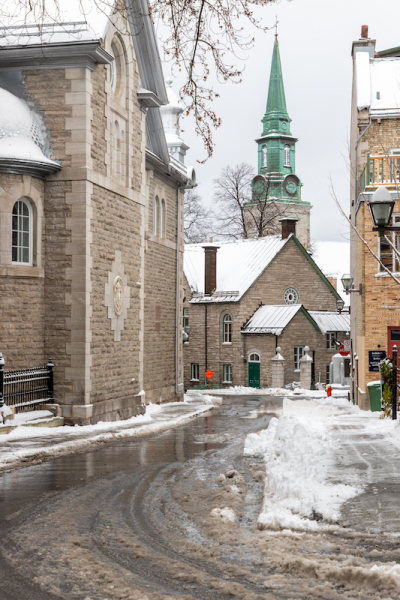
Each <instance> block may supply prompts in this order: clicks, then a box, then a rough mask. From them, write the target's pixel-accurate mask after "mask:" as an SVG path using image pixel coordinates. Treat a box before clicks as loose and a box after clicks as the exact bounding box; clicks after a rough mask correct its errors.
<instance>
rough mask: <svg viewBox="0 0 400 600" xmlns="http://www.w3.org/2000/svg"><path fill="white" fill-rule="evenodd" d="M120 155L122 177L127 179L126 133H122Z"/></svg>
mask: <svg viewBox="0 0 400 600" xmlns="http://www.w3.org/2000/svg"><path fill="white" fill-rule="evenodd" d="M120 155H121V164H120V168H121V177H122V178H125V175H126V153H125V131H124V130H122V131H121V141H120Z"/></svg>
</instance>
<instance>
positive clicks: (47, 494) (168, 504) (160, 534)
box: [0, 395, 400, 600]
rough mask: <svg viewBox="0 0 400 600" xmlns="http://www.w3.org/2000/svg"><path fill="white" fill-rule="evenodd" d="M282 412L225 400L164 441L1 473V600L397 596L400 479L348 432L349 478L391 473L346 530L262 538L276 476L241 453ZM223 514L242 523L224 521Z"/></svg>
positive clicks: (356, 503) (271, 403)
mask: <svg viewBox="0 0 400 600" xmlns="http://www.w3.org/2000/svg"><path fill="white" fill-rule="evenodd" d="M281 405H282V398H271V397H267V396H256V395H254V396H242V397H239V396H231V397H229V396H224V401H223V405H222V406H221V407H219V408H216V409H215V410H214V411H213V412H212V413H210V414H208V415H207V416H203V417H198V418H196V419H195V420H193V421H192V422H190V423H188V424H186V425H183V426H181V427H177V428H175V429H172V430H169V431H166V432H164V433H162V434H157V435H154V436H150V437H148V438H134V439H132V440H129V439H123V440H122V441H118V442H113V443H110V444H107V445H102V446H101V447H99V448H97V449H91V450H90V451H85V452H81V453H78V454H72V455H69V456H64V457H61V458H58V459H55V460H51V461H47V462H45V463H43V464H40V465H37V466H31V467H26V468H22V469H19V470H16V471H12V472H9V473H3V474H2V475H1V476H0V600H54V599H55V598H62V599H64V600H166V599H171V598H174V599H175V598H176V599H179V600H228V599H232V598H241V599H244V600H280V599H282V600H288V599H291V600H314V599H315V600H316V599H321V598H322V599H324V600H360V599H361V600H378V599H379V600H392V599H393V600H394V599H395V598H396V599H397V598H399V597H400V577H397V579H396V578H395V577H393V576H392V575H390V573H389V574H388V573H387V572H386V571H385V569H387V568H389V569H390V568H392V565H393V564H399V563H400V546H399V544H398V539H399V536H398V533H399V532H400V524H399V520H398V518H397V513H399V512H400V511H398V510H397V509H396V506H398V504H397V498H396V497H395V496H396V490H397V487H396V486H397V481H399V480H400V477H399V473H400V471H399V470H398V469H397V468H396V464H397V463H394V462H393V461H389V460H386V458H385V457H384V456H383V457H382V458H380V459H379V461H378V463H377V461H376V453H377V447H376V448H374V447H373V445H371V443H370V441H369V440H368V439H363V438H362V436H361V438H360V435H359V433H357V431H356V430H354V432H353V433H352V434H351V435H350V436H349V432H348V431H346V430H345V427H343V428H341V429H340V428H339V429H338V431H337V436H338V437H339V438H340V437H341V438H342V443H343V449H344V451H343V457H344V458H343V457H342V458H341V459H340V460H342V464H341V465H340V466H341V468H342V470H343V472H346V470H347V472H348V477H349V478H350V479H353V478H358V480H360V477H362V476H364V475H365V482H366V483H368V481H369V479H368V478H370V480H371V482H372V481H373V480H374V478H375V479H376V467H377V464H378V467H379V469H380V470H381V471H382V475H381V481H380V483H379V485H378V486H375V487H374V485H373V484H372V483H371V485H367V487H366V490H365V493H364V494H362V495H361V496H358V497H357V498H355V499H353V500H351V501H350V502H348V503H347V505H345V506H344V507H343V514H344V519H346V520H347V521H348V523H347V524H346V527H345V528H342V527H340V526H338V527H336V528H332V529H325V530H323V529H321V530H320V531H317V532H307V533H305V532H302V533H296V532H290V531H288V532H271V531H259V530H258V529H257V526H256V521H257V516H258V514H259V511H260V508H261V504H262V499H263V488H264V480H263V473H264V472H265V469H264V465H263V463H262V460H261V459H256V458H254V457H243V443H244V439H245V437H246V435H247V434H248V433H250V432H253V431H259V430H261V429H264V428H265V427H267V426H268V423H269V421H270V419H271V418H272V417H273V416H275V414H276V410H277V409H279V408H280V406H281ZM378 458H379V457H378ZM398 462H399V463H400V460H399V461H398ZM391 482H393V485H392V486H390V483H391ZM378 488H379V489H378ZM385 502H387V503H388V504H390V503H393V502H394V503H395V504H394V506H393V507H392V504H390V511H389V512H388V514H389V515H391V516H390V520H389V524H388V529H389V530H390V534H387V532H385V523H383V522H382V521H383V520H382V518H377V514H378V512H377V511H379V510H380V509H382V507H383V506H384V503H385ZM216 507H217V508H218V509H223V510H226V509H227V508H229V509H230V510H232V511H233V514H235V515H236V518H235V519H234V520H233V521H224V520H223V519H221V518H220V516H218V514H217V515H216V514H215V508H216ZM385 510H388V509H387V508H385ZM375 565H378V568H375Z"/></svg>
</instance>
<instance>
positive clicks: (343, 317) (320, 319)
mask: <svg viewBox="0 0 400 600" xmlns="http://www.w3.org/2000/svg"><path fill="white" fill-rule="evenodd" d="M308 313H309V314H310V315H311V316H312V318H313V319H314V321H315V322H316V323H317V325H318V327H319V328H320V330H321V331H322V333H326V332H327V331H350V315H349V313H341V314H339V313H338V312H329V311H324V310H309V311H308Z"/></svg>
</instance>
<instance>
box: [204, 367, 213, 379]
mask: <svg viewBox="0 0 400 600" xmlns="http://www.w3.org/2000/svg"><path fill="white" fill-rule="evenodd" d="M204 375H205V376H206V377H207V378H208V379H211V377H212V376H213V375H214V373H213V372H212V371H210V369H208V371H206V372H205V373H204Z"/></svg>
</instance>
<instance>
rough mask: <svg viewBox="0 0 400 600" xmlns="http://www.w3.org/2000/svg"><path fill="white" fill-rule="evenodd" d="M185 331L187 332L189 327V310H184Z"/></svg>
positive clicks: (183, 323) (183, 322)
mask: <svg viewBox="0 0 400 600" xmlns="http://www.w3.org/2000/svg"><path fill="white" fill-rule="evenodd" d="M182 326H183V329H184V330H185V331H186V327H189V309H188V308H184V309H183V319H182Z"/></svg>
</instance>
